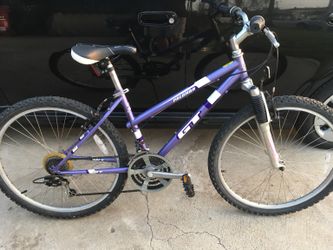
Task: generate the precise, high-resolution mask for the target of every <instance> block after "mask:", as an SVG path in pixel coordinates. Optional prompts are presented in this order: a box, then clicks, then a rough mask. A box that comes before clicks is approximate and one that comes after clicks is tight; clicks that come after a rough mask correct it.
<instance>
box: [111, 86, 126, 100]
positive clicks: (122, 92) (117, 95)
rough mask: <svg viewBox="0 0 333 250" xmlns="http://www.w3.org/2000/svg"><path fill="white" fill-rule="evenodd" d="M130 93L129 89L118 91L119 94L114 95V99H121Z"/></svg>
mask: <svg viewBox="0 0 333 250" xmlns="http://www.w3.org/2000/svg"><path fill="white" fill-rule="evenodd" d="M128 92H129V89H127V88H126V89H124V90H123V91H118V92H116V93H114V94H113V97H114V98H118V97H120V96H121V95H122V94H127V93H128Z"/></svg>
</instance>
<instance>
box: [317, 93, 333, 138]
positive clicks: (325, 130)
mask: <svg viewBox="0 0 333 250" xmlns="http://www.w3.org/2000/svg"><path fill="white" fill-rule="evenodd" d="M324 104H325V105H327V106H329V107H331V108H333V95H332V96H331V97H329V98H328V99H327V100H325V101H324ZM314 124H315V127H316V132H317V134H318V135H319V136H320V137H321V138H323V139H324V140H326V141H328V142H333V129H332V128H330V127H329V126H327V124H326V123H325V122H324V121H323V120H321V119H319V118H315V120H314Z"/></svg>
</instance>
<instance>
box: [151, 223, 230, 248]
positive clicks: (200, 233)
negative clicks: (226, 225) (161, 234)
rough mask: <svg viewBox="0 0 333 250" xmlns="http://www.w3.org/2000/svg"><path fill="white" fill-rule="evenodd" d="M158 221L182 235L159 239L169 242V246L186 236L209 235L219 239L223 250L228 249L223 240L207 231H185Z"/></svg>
mask: <svg viewBox="0 0 333 250" xmlns="http://www.w3.org/2000/svg"><path fill="white" fill-rule="evenodd" d="M156 221H157V222H158V223H160V224H162V225H165V226H172V227H174V228H176V229H177V230H179V231H180V232H181V234H178V235H176V236H174V237H169V238H167V239H166V240H164V239H158V240H162V241H167V242H168V244H169V245H170V241H171V240H174V239H177V238H179V237H182V236H184V235H189V234H195V235H203V234H206V235H209V236H211V237H213V238H215V239H217V241H218V243H217V244H218V245H220V246H221V247H222V248H223V249H225V250H227V248H226V247H225V245H224V244H223V243H222V239H221V238H220V237H219V236H217V235H215V234H212V233H210V232H207V231H185V230H183V229H181V228H180V227H178V226H176V225H174V224H171V223H165V222H162V221H160V220H159V219H156Z"/></svg>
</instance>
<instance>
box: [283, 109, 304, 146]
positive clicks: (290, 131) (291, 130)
mask: <svg viewBox="0 0 333 250" xmlns="http://www.w3.org/2000/svg"><path fill="white" fill-rule="evenodd" d="M300 113H301V112H300V111H298V112H297V116H296V118H295V121H294V123H293V125H292V126H291V128H290V130H289V133H288V136H287V139H286V141H285V145H287V143H288V142H289V138H290V136H291V134H292V132H293V128H294V127H295V125H296V122H297V120H298V117H299V114H300Z"/></svg>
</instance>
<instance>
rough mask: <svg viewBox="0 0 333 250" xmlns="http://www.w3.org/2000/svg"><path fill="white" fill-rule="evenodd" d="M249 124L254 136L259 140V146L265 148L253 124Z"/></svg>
mask: <svg viewBox="0 0 333 250" xmlns="http://www.w3.org/2000/svg"><path fill="white" fill-rule="evenodd" d="M248 124H249V126H250V129H251V130H252V132H253V134H254V135H255V137H256V138H257V140H258V142H259V144H260V145H262V146H263V144H262V140H261V139H260V136H258V134H257V133H256V132H255V130H254V129H253V127H252V125H251V123H250V122H248Z"/></svg>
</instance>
